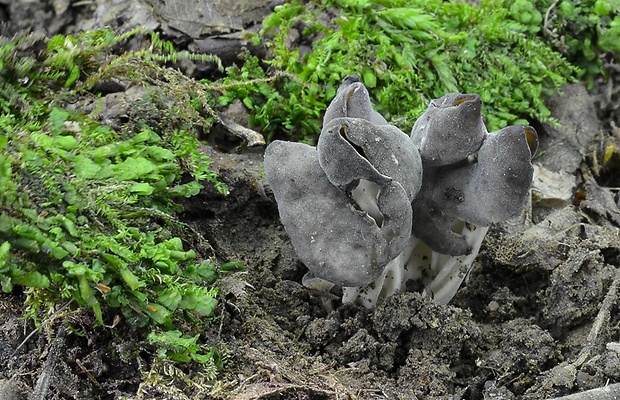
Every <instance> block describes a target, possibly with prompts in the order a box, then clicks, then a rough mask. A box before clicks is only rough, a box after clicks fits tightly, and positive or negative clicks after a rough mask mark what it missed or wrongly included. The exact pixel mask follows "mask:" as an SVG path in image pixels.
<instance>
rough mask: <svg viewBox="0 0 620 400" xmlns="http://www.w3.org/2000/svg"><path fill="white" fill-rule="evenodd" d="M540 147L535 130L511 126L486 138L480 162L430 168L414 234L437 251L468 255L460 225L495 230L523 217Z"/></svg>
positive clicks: (417, 206) (416, 202) (417, 204)
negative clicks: (496, 225)
mask: <svg viewBox="0 0 620 400" xmlns="http://www.w3.org/2000/svg"><path fill="white" fill-rule="evenodd" d="M536 146H537V134H536V131H535V130H534V128H532V127H530V126H523V125H515V126H509V127H506V128H503V129H501V130H499V131H497V132H492V133H490V134H488V135H487V136H486V138H485V140H484V142H483V143H482V146H481V147H480V149H479V151H478V156H477V161H475V162H468V163H466V164H458V165H449V166H443V167H435V168H425V170H424V183H423V185H422V189H421V190H420V194H419V195H418V197H417V198H416V199H415V200H414V201H413V203H412V206H413V210H414V223H413V232H414V234H415V235H416V236H418V237H419V238H420V239H422V240H423V241H424V242H425V243H426V244H427V245H428V246H429V247H431V248H432V249H433V250H435V251H438V252H441V253H444V254H450V255H464V254H467V253H468V252H469V247H468V246H467V243H466V242H465V240H464V238H463V237H462V236H460V235H457V234H455V233H454V232H452V227H453V226H454V225H455V223H456V222H457V221H459V220H460V221H466V222H469V223H471V224H474V225H478V226H489V225H490V224H491V223H494V222H501V221H506V220H509V219H511V218H514V217H516V216H518V215H519V213H520V212H521V211H522V210H523V207H524V205H525V201H526V200H527V195H528V193H529V190H530V186H531V183H532V176H533V171H534V168H533V166H532V163H531V158H532V155H533V153H534V152H535V151H536Z"/></svg>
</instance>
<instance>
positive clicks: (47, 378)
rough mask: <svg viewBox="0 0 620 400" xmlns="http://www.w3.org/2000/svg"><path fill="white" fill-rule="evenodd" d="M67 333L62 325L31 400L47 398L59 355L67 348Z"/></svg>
mask: <svg viewBox="0 0 620 400" xmlns="http://www.w3.org/2000/svg"><path fill="white" fill-rule="evenodd" d="M66 333H67V331H66V329H65V327H64V325H61V326H60V328H58V334H57V335H56V339H55V340H54V341H53V342H52V344H51V346H50V349H49V352H48V355H47V360H45V365H43V369H42V370H41V374H40V375H39V379H37V384H36V386H35V387H34V390H33V392H32V396H31V397H30V399H31V400H45V399H46V398H47V392H48V391H49V387H50V382H51V380H52V377H53V376H54V370H55V369H56V362H57V361H58V355H59V354H60V352H61V351H62V348H63V347H64V346H65V334H66Z"/></svg>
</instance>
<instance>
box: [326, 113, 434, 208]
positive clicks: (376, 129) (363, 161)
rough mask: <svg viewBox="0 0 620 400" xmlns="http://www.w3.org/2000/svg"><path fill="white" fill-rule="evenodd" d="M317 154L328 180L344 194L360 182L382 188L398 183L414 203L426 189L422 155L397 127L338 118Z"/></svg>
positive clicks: (357, 119) (333, 121)
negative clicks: (374, 184) (364, 181)
mask: <svg viewBox="0 0 620 400" xmlns="http://www.w3.org/2000/svg"><path fill="white" fill-rule="evenodd" d="M317 150H318V153H319V163H320V164H321V168H323V171H325V174H326V175H327V178H328V179H329V180H330V182H331V183H332V184H333V185H335V186H337V187H339V188H341V189H343V190H349V191H350V189H353V188H354V187H355V186H356V185H357V183H358V182H359V180H360V179H365V180H368V181H370V182H374V183H376V184H377V185H379V186H380V187H383V186H385V185H386V184H387V183H389V182H390V181H391V180H395V181H396V182H398V183H400V184H401V186H402V187H403V188H404V189H405V192H406V193H407V199H408V202H411V200H413V198H414V197H415V195H416V194H417V193H418V191H419V189H420V186H421V185H422V160H421V159H420V154H419V152H418V151H417V150H416V148H415V147H414V146H413V144H412V143H411V141H410V140H409V137H408V136H407V135H406V134H405V133H404V132H402V131H401V130H400V129H398V128H396V127H395V126H392V125H375V124H373V123H371V122H369V121H367V120H364V119H360V118H336V119H333V120H331V121H330V122H329V123H328V124H327V125H325V126H324V128H323V131H322V132H321V136H319V141H318V144H317Z"/></svg>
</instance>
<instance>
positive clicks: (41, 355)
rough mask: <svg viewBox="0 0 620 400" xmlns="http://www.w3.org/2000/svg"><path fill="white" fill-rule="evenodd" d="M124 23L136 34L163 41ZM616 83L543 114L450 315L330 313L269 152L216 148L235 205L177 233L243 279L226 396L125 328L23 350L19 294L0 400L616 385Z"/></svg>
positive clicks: (430, 311) (229, 320)
mask: <svg viewBox="0 0 620 400" xmlns="http://www.w3.org/2000/svg"><path fill="white" fill-rule="evenodd" d="M0 3H1V2H0ZM18 3H20V2H18ZM49 3H53V4H49ZM67 3H68V2H67ZM94 3H96V4H97V6H96V7H95V6H91V8H89V9H88V10H81V9H77V10H76V8H74V7H71V8H69V9H68V10H67V9H65V10H64V11H62V5H63V4H64V3H63V2H62V1H54V2H44V3H36V2H26V1H24V2H23V4H22V6H24V7H26V4H29V5H28V7H30V8H29V9H28V10H25V9H21V11H20V13H22V14H20V15H21V17H23V18H21V17H20V15H16V11H12V13H11V15H10V17H11V21H17V20H19V23H15V25H11V27H12V28H11V29H18V28H19V29H23V28H28V27H35V28H37V27H44V26H47V29H48V33H49V34H54V33H58V32H68V31H75V30H80V29H93V28H95V27H97V26H98V24H107V23H109V20H106V18H105V16H104V14H103V11H102V10H104V9H105V7H104V3H106V2H94ZM107 3H109V4H107V6H108V7H112V6H116V7H121V6H120V4H122V2H115V1H108V2H107ZM15 7H18V6H14V5H11V6H9V5H6V6H5V7H4V10H5V11H6V13H9V11H11V10H17V9H18V8H15ZM37 7H39V8H37ZM54 7H56V8H54ZM58 7H60V9H58ZM122 7H124V8H122V9H121V8H119V9H118V10H119V11H118V12H119V13H121V14H120V15H122V16H124V18H125V20H136V21H138V22H139V23H141V24H146V25H149V24H155V22H153V21H152V18H153V17H152V16H148V15H144V16H140V15H139V14H137V11H136V10H135V9H133V8H131V7H133V6H129V5H123V6H122ZM58 11H62V13H59V12H58ZM26 13H27V14H26ZM85 13H86V14H88V18H86V17H85ZM39 17H41V18H43V19H41V18H39ZM80 17H84V18H80ZM130 17H131V18H130ZM118 18H121V17H118ZM121 19H122V18H121ZM40 21H44V22H40ZM29 22H30V24H31V25H28V23H29ZM155 25H156V24H155ZM153 27H155V26H153ZM50 30H51V31H50ZM231 43H232V42H231ZM234 43H235V44H234V45H237V44H238V42H234ZM617 84H618V82H617V80H616V81H611V82H610V83H607V84H605V85H601V87H599V88H597V89H594V90H592V91H590V92H588V91H587V90H586V89H585V87H584V86H583V85H581V84H573V85H570V86H567V87H565V88H564V89H563V91H562V93H558V94H557V95H555V96H553V97H552V98H550V99H548V105H549V108H550V109H551V111H552V114H553V116H554V117H555V118H556V119H557V120H558V122H559V123H560V126H551V125H549V124H539V125H538V126H536V129H537V130H538V133H539V135H540V151H539V156H537V157H536V158H535V160H534V163H535V165H536V172H535V178H534V183H533V189H532V199H531V203H530V205H529V206H528V210H527V212H526V214H525V215H524V216H523V218H522V219H521V221H513V222H511V223H509V224H508V223H506V224H500V225H497V226H493V227H491V229H490V231H489V233H488V235H487V238H486V239H485V241H484V243H483V245H482V249H481V251H480V254H479V257H478V258H477V260H476V262H475V268H474V270H473V272H472V273H471V275H470V277H469V279H468V281H467V282H466V284H465V285H463V287H462V288H461V289H460V290H459V292H458V293H457V295H456V297H455V298H454V299H453V300H452V301H451V302H450V304H449V305H439V304H437V303H435V302H434V301H433V300H432V299H430V298H428V297H424V296H422V295H421V294H419V293H401V294H397V295H394V296H392V297H390V298H388V299H387V300H386V301H384V302H383V303H381V304H380V305H379V306H378V307H377V308H376V309H375V310H367V309H364V308H361V307H358V306H355V305H350V304H348V305H339V306H337V307H336V308H335V309H334V310H333V311H330V312H328V311H326V310H325V309H324V308H323V306H322V302H321V299H320V298H318V297H317V296H316V295H315V294H313V293H312V292H310V291H309V290H307V289H306V288H305V287H304V286H302V284H301V279H302V277H303V275H304V274H305V272H306V269H305V267H304V266H303V264H301V263H300V262H299V260H298V259H297V256H296V254H295V251H294V249H293V248H292V246H291V243H290V241H289V239H288V238H287V235H286V233H285V232H284V229H283V228H282V226H281V224H280V222H279V217H278V209H277V205H276V203H275V200H274V198H273V195H272V194H271V191H270V189H269V187H268V185H267V184H266V181H265V178H264V173H263V154H262V151H263V148H261V147H260V146H259V147H258V148H251V149H245V150H244V151H236V150H233V151H223V150H222V147H221V146H217V145H214V141H213V140H211V141H205V143H204V151H205V152H206V153H207V154H208V155H209V156H211V157H212V159H213V168H214V170H215V171H216V172H218V173H219V175H220V179H221V180H222V181H223V182H225V183H226V184H227V185H228V187H229V189H230V194H229V195H228V196H223V195H221V194H219V193H218V192H217V191H216V190H215V189H214V188H206V189H205V190H203V191H202V192H201V193H200V194H199V195H198V196H195V197H192V198H190V199H188V200H186V201H184V204H183V205H184V207H185V211H184V212H183V213H181V215H180V217H181V219H182V220H183V221H185V222H187V223H188V224H190V225H192V226H193V227H194V228H195V229H196V230H198V231H199V232H201V233H203V235H204V236H205V237H207V238H208V239H209V242H210V244H211V246H212V247H213V248H214V250H215V251H216V253H217V254H218V256H219V257H221V258H222V259H228V260H240V261H242V262H243V264H244V265H245V271H244V272H240V273H235V274H232V275H229V276H227V277H225V278H224V279H222V280H221V281H220V282H219V283H218V285H219V287H220V294H219V296H218V299H219V308H218V312H217V315H218V318H217V320H216V321H215V322H214V323H213V324H211V325H210V327H209V328H208V331H207V332H205V333H204V336H205V337H206V338H207V340H208V341H210V342H212V343H219V344H220V345H221V346H224V347H225V348H226V349H227V350H226V353H227V357H226V358H227V360H226V362H225V365H224V368H223V370H222V371H221V372H220V374H219V375H218V377H217V380H216V381H215V382H212V383H211V384H210V385H208V386H199V385H192V382H191V380H189V381H187V380H184V379H183V377H189V378H192V376H195V375H196V374H198V373H199V372H200V371H199V370H198V369H197V368H195V367H194V366H191V365H190V366H186V367H178V368H179V370H178V371H176V370H173V369H170V367H166V366H162V364H161V363H160V362H158V359H157V357H156V356H155V355H153V354H149V352H148V351H147V350H145V349H142V348H141V347H140V344H139V342H138V339H137V338H133V337H131V336H128V335H127V334H126V332H125V331H124V330H123V326H122V324H121V325H120V326H118V327H116V328H105V329H103V328H101V329H92V328H85V329H84V331H83V334H81V335H77V334H71V333H64V332H62V330H61V331H60V333H59V332H58V331H54V332H49V331H47V330H46V329H43V330H42V331H41V332H39V333H38V334H36V335H34V336H33V337H31V338H30V339H29V340H28V341H26V343H25V344H24V345H23V346H22V347H21V348H20V349H19V350H18V351H16V350H15V349H17V348H18V346H19V345H20V343H22V341H24V339H25V338H26V336H27V335H28V334H29V333H30V332H31V331H32V330H33V328H34V327H33V325H32V323H31V322H28V321H24V320H22V319H21V311H22V310H23V307H24V305H23V301H24V295H22V294H19V293H13V294H2V295H0V321H2V325H1V326H0V365H2V367H0V378H2V379H0V398H2V399H25V398H28V397H29V396H30V393H32V392H33V390H35V389H36V388H35V386H36V385H37V382H40V381H41V376H42V375H45V374H48V375H49V379H50V381H49V382H50V392H49V395H48V396H47V397H46V398H49V399H111V398H119V399H120V398H128V399H168V398H169V399H173V398H174V399H180V398H206V399H211V398H212V399H263V400H267V399H415V398H419V399H482V398H484V399H507V400H508V399H517V398H518V399H531V400H534V399H548V398H553V397H558V396H562V395H566V394H568V393H575V392H579V391H584V390H588V389H594V388H599V387H603V386H605V385H608V384H610V383H617V382H620V343H619V342H620V312H619V311H620V304H619V302H618V290H619V289H620V288H619V286H620V229H619V227H620V210H619V208H618V202H619V193H618V191H619V189H620V179H619V178H618V176H617V175H614V174H613V173H610V172H609V171H606V170H603V169H601V168H600V167H599V165H600V164H601V163H600V160H601V152H602V150H603V149H602V148H601V146H602V145H601V143H603V140H602V137H603V136H604V135H607V136H609V135H610V134H609V132H612V133H611V136H612V137H614V135H615V138H616V139H615V140H617V141H618V142H616V143H619V142H620V130H618V128H616V127H615V125H613V123H614V121H617V120H618V114H617V110H613V109H612V108H611V106H610V104H612V103H613V101H612V100H613V98H612V97H611V96H612V94H611V93H612V92H613V93H615V92H614V91H613V90H612V89H613V85H617ZM616 92H617V91H616ZM616 94H617V93H616ZM616 94H614V96H615V95H616ZM106 104H108V106H109V107H113V106H116V107H121V106H125V107H126V106H127V105H126V104H125V105H122V104H120V103H118V104H114V103H112V102H106ZM610 110H613V111H610ZM115 112H118V110H116V111H115ZM612 113H615V114H612ZM617 171H618V169H616V173H617ZM73 322H74V323H75V322H76V321H73ZM78 325H79V321H78ZM54 336H55V338H54V339H51V338H52V337H54ZM175 368H176V367H175ZM155 375H158V376H159V377H158V378H155V377H154V376H155Z"/></svg>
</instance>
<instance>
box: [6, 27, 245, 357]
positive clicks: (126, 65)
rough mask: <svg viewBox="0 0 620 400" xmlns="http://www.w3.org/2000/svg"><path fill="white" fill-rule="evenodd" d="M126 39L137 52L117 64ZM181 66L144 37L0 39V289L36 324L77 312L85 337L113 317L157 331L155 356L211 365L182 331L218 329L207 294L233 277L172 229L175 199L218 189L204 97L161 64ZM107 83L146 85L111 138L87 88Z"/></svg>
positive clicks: (202, 247) (183, 230)
mask: <svg viewBox="0 0 620 400" xmlns="http://www.w3.org/2000/svg"><path fill="white" fill-rule="evenodd" d="M128 40H134V41H136V42H142V45H141V46H140V50H137V51H135V52H132V53H125V52H123V51H122V50H121V49H122V48H123V47H124V45H125V44H126V43H127V41H128ZM134 43H135V42H134ZM178 56H179V54H178V53H175V52H174V51H173V50H172V49H171V47H170V46H169V45H167V44H165V43H162V42H161V41H160V40H159V39H158V38H157V37H156V36H155V35H151V36H145V35H142V34H141V33H140V32H139V31H134V32H131V33H129V34H126V35H115V34H114V33H113V32H111V31H109V30H102V31H97V32H87V33H84V34H81V35H80V36H79V37H73V36H57V37H54V38H52V39H46V38H43V37H39V36H36V35H34V34H30V35H22V36H20V37H16V38H13V39H11V40H9V39H7V38H0V75H1V76H0V187H1V188H2V190H1V191H0V210H1V214H0V242H1V245H0V282H1V285H2V290H3V291H4V292H11V291H12V290H14V289H15V286H20V287H25V288H26V293H27V300H26V305H27V308H26V313H27V316H28V317H31V318H33V319H35V320H36V321H39V320H40V318H41V316H42V315H44V313H45V312H47V311H48V309H53V308H54V307H55V305H58V304H61V303H65V304H66V303H68V302H73V303H74V304H77V305H79V306H81V309H82V310H86V309H90V310H92V315H93V324H94V325H108V326H109V325H113V324H115V323H116V322H113V318H112V317H114V315H115V314H120V315H122V316H123V317H124V321H125V322H126V324H127V326H128V327H130V328H132V329H138V328H143V327H144V328H146V330H147V332H148V331H151V330H152V332H153V333H152V334H151V336H149V338H150V340H149V341H148V343H151V344H152V345H153V346H155V347H156V348H158V349H159V350H158V354H159V355H160V356H161V357H164V358H169V359H170V360H176V361H183V362H185V361H190V360H193V361H198V362H200V363H203V364H205V363H209V362H210V363H211V364H212V365H215V366H219V365H220V364H221V363H220V362H219V361H218V357H217V356H216V355H215V353H214V351H211V350H206V351H205V350H203V347H202V345H200V344H199V343H198V342H197V341H198V338H199V337H198V335H197V334H195V332H194V333H191V331H192V330H194V329H195V328H196V327H199V326H200V325H201V324H205V323H208V322H209V321H210V320H212V319H213V318H214V316H213V314H214V311H215V308H216V305H217V300H216V295H217V288H216V287H215V286H214V284H215V282H216V280H217V278H218V276H219V275H220V274H221V273H222V272H223V271H227V270H235V269H238V268H239V265H238V264H237V263H234V262H231V263H227V264H224V265H219V266H218V265H217V263H216V261H215V260H214V258H213V257H214V254H213V252H212V251H210V246H209V244H208V243H207V242H206V240H204V238H202V237H201V235H200V234H199V233H197V232H195V231H194V230H192V229H191V228H190V227H189V226H186V225H185V224H183V223H181V222H179V220H178V219H176V218H175V212H176V211H179V210H180V207H179V206H178V205H177V203H175V199H177V198H179V197H189V196H193V195H195V194H197V193H198V192H199V191H200V190H201V188H202V187H203V184H204V183H206V184H209V185H215V187H216V188H217V189H218V190H219V191H220V192H221V193H222V194H225V193H226V190H227V189H226V187H225V185H223V184H222V183H221V182H219V181H218V180H217V176H216V175H215V174H214V173H213V172H212V171H211V170H210V169H209V165H210V163H211V160H210V159H209V158H208V157H206V156H205V155H204V154H203V153H201V152H200V151H198V146H199V142H198V140H197V139H196V135H197V133H198V132H199V131H200V129H208V128H209V127H210V124H211V122H210V117H211V116H212V113H213V111H212V110H211V109H210V108H209V106H208V105H207V104H206V100H205V97H204V91H205V90H206V89H207V88H205V87H204V86H202V85H199V84H197V83H196V82H194V81H192V80H190V79H188V78H185V77H183V76H182V75H181V74H180V73H178V72H177V71H174V70H172V69H168V68H165V67H162V66H161V65H160V64H161V61H168V60H173V59H174V58H176V57H178ZM195 57H196V58H200V57H202V59H203V60H205V61H212V60H213V57H204V56H195ZM109 77H114V78H117V79H118V80H120V81H126V82H134V83H141V82H149V83H151V84H152V86H151V85H146V87H145V89H144V91H143V93H141V96H140V98H139V99H138V100H135V101H134V102H133V103H132V105H131V107H129V108H128V110H129V111H128V113H130V115H128V122H127V123H125V124H124V125H122V126H120V127H119V128H118V129H112V128H111V127H109V126H106V125H102V124H101V123H99V122H98V119H100V118H101V117H100V116H99V112H100V111H101V106H100V105H98V102H99V101H100V100H98V99H97V95H96V94H95V93H93V87H94V85H95V83H98V82H101V81H102V80H105V79H108V78H109ZM76 101H77V103H76ZM73 103H76V104H73ZM88 104H95V106H94V107H92V106H91V107H90V108H89V107H88ZM203 114H204V116H203ZM106 311H109V312H106ZM179 326H183V329H184V330H185V331H186V332H187V331H190V332H188V333H191V334H190V335H183V334H182V333H181V331H180V330H179V329H180V328H179ZM174 346H176V347H174ZM179 346H181V348H179ZM171 349H172V350H171ZM175 349H176V350H175Z"/></svg>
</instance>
